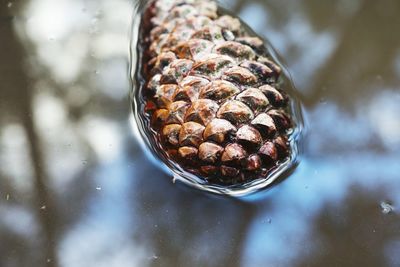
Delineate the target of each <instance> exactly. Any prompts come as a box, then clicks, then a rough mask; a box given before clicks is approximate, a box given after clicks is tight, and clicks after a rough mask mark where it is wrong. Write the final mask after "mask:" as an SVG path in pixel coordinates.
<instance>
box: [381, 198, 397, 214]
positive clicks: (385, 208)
mask: <svg viewBox="0 0 400 267" xmlns="http://www.w3.org/2000/svg"><path fill="white" fill-rule="evenodd" d="M381 209H382V213H383V214H389V213H392V212H393V211H394V207H393V205H391V204H389V203H387V202H385V201H382V202H381Z"/></svg>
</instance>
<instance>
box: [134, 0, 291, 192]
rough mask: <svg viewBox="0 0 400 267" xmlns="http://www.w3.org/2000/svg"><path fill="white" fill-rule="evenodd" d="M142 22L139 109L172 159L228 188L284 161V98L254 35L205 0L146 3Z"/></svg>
mask: <svg viewBox="0 0 400 267" xmlns="http://www.w3.org/2000/svg"><path fill="white" fill-rule="evenodd" d="M142 25H143V27H144V28H145V30H144V31H143V33H142V34H143V36H142V39H143V46H144V47H145V50H144V57H143V59H144V62H143V63H144V64H143V66H144V70H143V75H144V77H145V79H146V81H147V82H146V85H145V87H144V88H143V92H142V94H143V99H144V100H145V101H146V105H145V106H146V108H145V110H144V112H145V113H146V114H147V115H148V117H149V118H151V119H150V121H151V123H150V124H151V127H152V129H153V130H154V134H156V135H157V140H158V142H160V143H161V146H162V148H163V149H164V151H166V153H167V154H168V157H169V158H170V159H171V160H173V161H175V162H177V163H179V164H180V165H181V166H182V167H183V168H184V169H185V170H187V171H189V172H191V173H194V174H196V175H198V176H200V177H202V178H204V179H205V180H207V181H208V182H210V183H215V184H225V185H230V184H238V183H244V182H248V181H251V180H253V179H256V178H262V177H266V176H267V175H268V173H269V172H270V171H271V170H272V169H274V168H275V167H276V166H278V165H279V164H280V163H281V162H283V161H285V160H286V159H287V158H288V156H289V155H290V153H291V151H290V146H289V143H288V134H289V133H290V131H291V128H292V127H293V121H292V118H291V116H290V112H289V107H288V96H287V95H286V93H285V92H284V91H282V90H281V89H280V88H279V85H278V80H279V77H280V74H281V68H280V67H279V66H278V65H277V64H276V63H274V62H273V61H272V59H271V58H270V57H269V54H268V52H267V51H266V48H265V46H264V43H263V41H262V40H261V39H260V38H258V37H254V36H251V35H250V34H249V33H247V32H246V30H245V28H244V27H243V25H242V23H241V21H239V20H238V19H236V18H234V17H231V16H229V15H223V14H220V13H219V11H218V7H217V5H216V3H215V2H213V1H208V0H158V1H153V2H152V3H151V4H150V5H149V6H148V8H147V9H146V12H145V14H144V15H143V20H142Z"/></svg>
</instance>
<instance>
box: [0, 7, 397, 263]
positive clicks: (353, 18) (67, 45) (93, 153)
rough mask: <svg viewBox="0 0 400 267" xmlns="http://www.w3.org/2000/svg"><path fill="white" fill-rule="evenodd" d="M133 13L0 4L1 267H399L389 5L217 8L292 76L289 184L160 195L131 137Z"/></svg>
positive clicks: (176, 187)
mask: <svg viewBox="0 0 400 267" xmlns="http://www.w3.org/2000/svg"><path fill="white" fill-rule="evenodd" d="M137 5H138V3H136V2H134V1H132V0H112V1H111V0H57V1H53V0H26V1H18V0H15V1H4V0H1V1H0V266H1V267H25V266H26V267H31V266H50V267H58V266H60V267H92V266H96V267H102V266H107V267H130V266H132V267H146V266H161V267H170V266H171V267H176V266H178V267H180V266H183V267H186V266H201V267H208V266H210V267H214V266H215V267H220V266H221V267H222V266H224V267H225V266H228V267H236V266H238V267H239V266H242V267H260V266H262V267H269V266H273V267H275V266H299V267H303V266H311V267H314V266H315V267H317V266H328V267H329V266H345V267H346V266H349V267H350V266H364V267H367V266H389V267H398V266H400V214H399V209H400V115H399V114H400V34H399V32H398V30H399V29H398V27H399V25H400V16H399V13H400V2H399V1H397V0H382V1H370V0H352V1H348V0H336V1H317V0H301V1H294V0H265V1H261V0H258V1H257V0H250V1H239V0H224V1H221V5H222V6H224V7H226V8H228V9H229V10H231V11H232V12H233V13H235V14H237V15H238V16H240V17H241V18H242V19H243V20H245V21H246V22H247V23H248V24H249V25H250V26H251V27H252V28H253V29H254V30H255V31H256V32H257V33H258V34H260V35H261V36H263V37H265V38H267V39H268V40H269V41H270V42H271V43H272V45H273V46H274V48H275V49H276V50H277V51H278V53H279V54H280V55H281V56H282V57H283V58H284V60H285V63H286V65H287V67H288V69H289V71H290V73H291V74H292V76H293V80H294V83H295V85H296V87H297V89H298V94H299V98H300V100H301V101H302V103H303V108H304V116H305V121H306V126H307V131H306V134H305V138H304V140H303V141H302V147H303V152H302V155H301V161H300V165H299V166H298V168H297V169H296V171H295V172H294V173H293V174H292V175H291V176H290V177H289V178H287V179H285V180H284V181H283V182H281V183H280V184H279V185H277V186H275V187H272V188H270V189H269V190H266V191H263V192H262V193H259V194H256V195H253V196H251V197H249V198H247V199H245V200H237V199H230V198H225V197H217V196H214V195H210V194H205V193H202V192H199V191H196V190H193V189H190V188H188V187H186V186H183V185H180V184H179V183H178V184H173V183H172V179H171V177H170V175H169V174H167V173H164V172H162V171H161V170H160V169H159V168H158V167H157V165H156V164H155V163H153V162H152V161H150V160H149V158H148V157H147V156H146V154H145V153H144V152H143V151H142V150H141V148H140V145H139V144H138V141H137V139H136V137H135V136H134V135H133V133H132V130H131V122H130V121H129V116H130V112H131V110H130V102H129V91H130V90H131V88H130V87H131V85H130V80H129V71H128V67H129V60H130V58H129V52H130V36H131V35H130V33H131V30H132V28H131V23H132V20H133V18H134V16H137V14H136V13H135V11H134V10H135V9H136V7H137Z"/></svg>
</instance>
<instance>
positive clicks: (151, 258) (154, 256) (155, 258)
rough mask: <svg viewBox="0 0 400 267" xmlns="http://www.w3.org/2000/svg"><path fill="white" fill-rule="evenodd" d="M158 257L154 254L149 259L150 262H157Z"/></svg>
mask: <svg viewBox="0 0 400 267" xmlns="http://www.w3.org/2000/svg"><path fill="white" fill-rule="evenodd" d="M157 259H158V256H157V255H156V254H153V256H151V257H150V260H157Z"/></svg>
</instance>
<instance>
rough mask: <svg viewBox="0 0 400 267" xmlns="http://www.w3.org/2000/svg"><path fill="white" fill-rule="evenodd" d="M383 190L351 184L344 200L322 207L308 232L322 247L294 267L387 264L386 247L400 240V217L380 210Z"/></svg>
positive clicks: (351, 266) (349, 266) (344, 266)
mask: <svg viewBox="0 0 400 267" xmlns="http://www.w3.org/2000/svg"><path fill="white" fill-rule="evenodd" d="M385 191H386V190H383V189H382V190H375V191H372V192H371V191H367V190H364V189H360V188H356V187H353V188H352V190H350V193H349V194H348V196H347V198H346V199H345V200H344V201H341V202H340V203H338V204H337V205H335V206H333V205H328V206H327V207H325V209H324V210H323V211H322V212H321V213H320V214H318V215H317V216H316V219H315V221H314V222H313V224H312V225H313V226H314V228H313V230H314V231H313V232H312V233H311V236H313V240H316V241H318V242H319V243H320V244H321V246H320V247H319V248H316V249H317V251H316V253H313V254H312V255H311V256H310V257H309V258H303V259H300V262H299V263H298V264H297V265H296V266H310V267H313V266H327V267H329V266H343V267H347V266H348V267H353V266H366V267H367V266H371V267H372V266H388V262H387V255H385V249H387V245H388V244H389V243H390V241H396V240H399V239H400V228H399V227H400V223H399V222H400V216H399V214H396V213H391V214H383V213H382V211H381V208H380V207H379V201H378V200H379V199H382V196H385ZM385 256H386V258H385Z"/></svg>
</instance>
